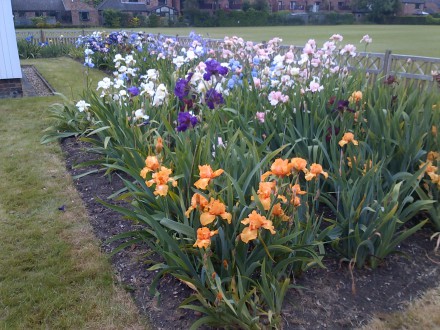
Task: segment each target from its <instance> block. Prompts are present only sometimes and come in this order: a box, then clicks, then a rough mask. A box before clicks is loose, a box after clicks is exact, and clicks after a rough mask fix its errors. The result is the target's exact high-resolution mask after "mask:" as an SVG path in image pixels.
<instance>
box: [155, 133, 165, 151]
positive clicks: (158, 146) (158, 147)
mask: <svg viewBox="0 0 440 330" xmlns="http://www.w3.org/2000/svg"><path fill="white" fill-rule="evenodd" d="M162 149H163V139H162V138H161V137H160V136H159V137H158V138H157V141H156V154H160V153H161V151H162Z"/></svg>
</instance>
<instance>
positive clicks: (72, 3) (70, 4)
mask: <svg viewBox="0 0 440 330" xmlns="http://www.w3.org/2000/svg"><path fill="white" fill-rule="evenodd" d="M62 1H63V4H64V8H65V9H66V10H95V8H94V7H93V6H91V5H89V4H88V3H85V2H84V1H81V0H62Z"/></svg>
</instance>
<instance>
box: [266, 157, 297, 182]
mask: <svg viewBox="0 0 440 330" xmlns="http://www.w3.org/2000/svg"><path fill="white" fill-rule="evenodd" d="M291 171H292V164H289V160H288V159H281V158H277V159H275V161H274V162H273V164H272V166H271V167H270V171H267V172H266V173H264V174H263V175H262V176H261V181H264V180H266V178H267V177H268V176H269V175H272V174H273V175H276V176H278V177H280V178H284V177H285V176H288V175H290V172H291Z"/></svg>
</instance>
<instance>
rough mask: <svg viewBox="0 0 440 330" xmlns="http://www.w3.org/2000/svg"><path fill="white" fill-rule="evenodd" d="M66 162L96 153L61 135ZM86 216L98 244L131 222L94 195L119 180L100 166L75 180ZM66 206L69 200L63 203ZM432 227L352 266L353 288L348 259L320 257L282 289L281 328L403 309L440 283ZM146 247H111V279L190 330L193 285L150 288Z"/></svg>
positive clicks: (348, 321)
mask: <svg viewBox="0 0 440 330" xmlns="http://www.w3.org/2000/svg"><path fill="white" fill-rule="evenodd" d="M62 148H63V150H64V152H65V157H66V165H67V168H68V170H69V171H70V173H71V174H72V176H75V175H78V174H81V173H84V172H87V171H90V169H91V168H86V169H85V168H74V166H75V165H76V164H79V163H81V162H84V161H87V160H91V159H94V158H95V157H96V156H95V155H93V154H90V153H86V152H85V145H84V144H83V143H81V142H79V141H78V140H75V139H67V140H64V141H63V142H62ZM75 185H76V187H77V189H78V191H79V193H80V194H81V196H82V199H83V200H84V203H85V205H86V207H87V209H88V212H89V215H90V222H91V224H92V226H93V230H94V232H95V235H96V236H97V237H98V238H99V239H100V240H101V241H102V242H103V243H102V249H103V250H104V251H105V252H110V251H112V249H114V248H115V247H116V246H117V244H118V242H113V243H111V244H108V243H106V242H105V241H106V240H107V239H109V238H111V237H112V236H113V235H115V234H118V233H122V232H125V231H128V230H130V229H133V228H135V227H134V226H133V225H132V224H131V223H130V222H129V221H127V220H124V219H123V218H122V217H121V216H120V215H119V214H118V213H115V212H114V211H111V210H109V209H107V208H105V207H104V206H102V205H101V204H100V203H99V202H97V198H99V199H103V200H106V199H107V197H108V196H109V195H111V194H112V193H114V192H115V191H118V190H119V189H121V188H122V187H123V184H122V182H121V180H120V179H119V178H118V176H117V175H113V176H112V180H111V181H110V180H109V178H108V177H105V176H104V175H103V172H98V173H94V174H90V175H87V176H85V177H82V178H80V179H77V180H75ZM66 207H68V206H66ZM431 235H432V230H430V228H425V229H423V230H421V231H419V232H418V233H416V234H415V235H414V236H413V237H411V238H409V239H408V240H407V241H405V242H404V243H403V244H402V245H401V246H400V247H399V251H400V252H403V253H405V254H406V256H407V257H404V256H402V255H400V254H395V255H392V256H390V257H388V258H387V260H386V262H385V263H384V264H383V265H382V266H381V267H379V268H378V269H375V270H369V269H363V270H357V269H355V270H354V273H353V277H354V282H355V288H356V293H355V294H354V293H353V291H352V278H351V275H350V271H349V269H348V265H347V264H346V263H340V262H339V260H336V259H332V258H331V257H328V258H326V260H325V266H326V269H313V270H310V271H308V272H307V273H306V274H304V276H303V277H302V278H300V279H297V280H296V284H298V285H299V286H301V287H302V289H292V290H291V291H289V292H288V294H287V297H286V300H285V307H284V310H283V319H284V329H325V328H329V329H340V328H353V327H358V326H360V325H364V324H366V323H367V322H368V320H369V319H370V318H371V316H372V315H373V314H379V315H380V314H383V313H387V312H392V311H397V310H401V309H403V308H404V307H405V306H406V304H407V303H408V302H409V301H412V300H414V299H415V298H417V297H418V296H419V295H420V294H422V293H423V292H424V291H426V290H427V289H429V288H431V287H435V286H438V285H439V284H440V256H439V255H438V254H437V255H436V254H435V253H434V252H433V248H434V242H432V241H430V239H429V238H430V236H431ZM147 251H148V249H147V248H146V247H145V246H142V245H136V246H131V247H130V248H128V249H126V250H124V251H122V252H120V253H117V254H116V255H114V256H113V257H112V262H113V265H114V269H115V275H116V278H117V280H118V281H119V282H120V283H122V285H123V286H124V287H125V288H126V289H127V290H129V291H130V292H131V294H132V296H133V298H134V300H135V302H136V304H137V306H138V307H139V310H140V312H141V313H142V314H144V315H146V316H147V317H148V318H149V319H150V320H151V323H152V325H153V327H154V328H155V329H173V330H176V329H188V328H189V327H190V325H191V323H192V322H194V320H195V319H196V318H197V317H199V316H198V315H195V314H194V313H193V312H191V311H186V310H181V309H179V308H178V306H179V303H180V302H181V301H182V300H183V299H185V298H186V297H187V296H188V295H189V294H190V293H191V290H190V289H188V288H187V287H186V286H185V285H183V284H182V283H180V282H178V281H176V280H174V279H173V278H170V277H165V278H164V279H163V280H162V281H161V283H160V286H159V292H160V295H159V296H151V295H150V294H149V286H150V284H151V282H152V280H153V278H154V275H155V273H154V272H151V271H148V270H147V268H148V267H149V266H148V265H146V264H145V263H144V260H145V259H146V258H145V254H146V253H147Z"/></svg>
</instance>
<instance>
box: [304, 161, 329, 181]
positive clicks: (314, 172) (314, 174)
mask: <svg viewBox="0 0 440 330" xmlns="http://www.w3.org/2000/svg"><path fill="white" fill-rule="evenodd" d="M320 174H321V175H323V176H324V178H326V179H327V178H328V173H327V172H324V170H323V169H322V166H321V165H319V164H316V163H313V164H312V165H311V166H310V170H309V171H308V172H307V174H306V176H305V178H306V180H307V181H310V180H312V179H314V178H316V179H317V178H318V175H320Z"/></svg>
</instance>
